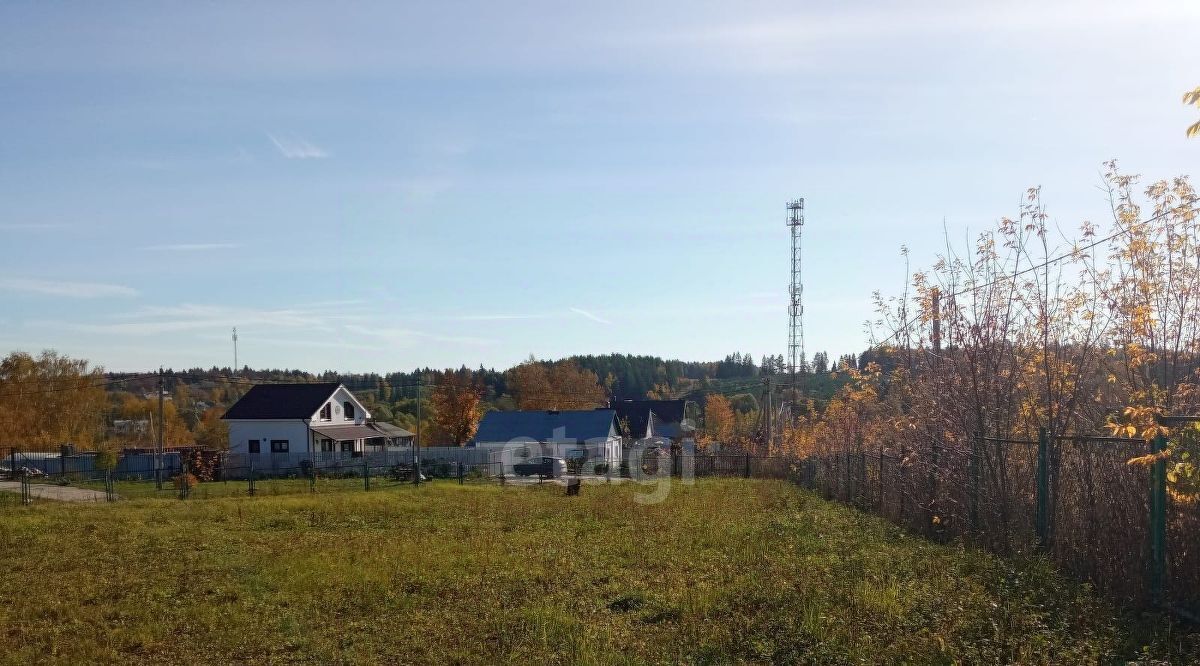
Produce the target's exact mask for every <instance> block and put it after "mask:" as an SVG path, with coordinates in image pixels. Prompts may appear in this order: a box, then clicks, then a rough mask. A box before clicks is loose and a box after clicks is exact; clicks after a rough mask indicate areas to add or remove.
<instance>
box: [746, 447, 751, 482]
mask: <svg viewBox="0 0 1200 666" xmlns="http://www.w3.org/2000/svg"><path fill="white" fill-rule="evenodd" d="M746 478H747V479H748V478H750V454H749V453H747V454H746Z"/></svg>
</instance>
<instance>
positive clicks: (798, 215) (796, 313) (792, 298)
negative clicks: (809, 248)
mask: <svg viewBox="0 0 1200 666" xmlns="http://www.w3.org/2000/svg"><path fill="white" fill-rule="evenodd" d="M787 211H788V216H787V225H788V227H789V228H791V230H792V283H791V286H790V287H789V288H788V296H789V302H788V315H789V319H790V321H789V322H788V368H787V369H788V378H789V381H790V382H791V389H792V401H793V402H794V401H795V400H796V398H797V396H798V395H799V389H800V381H799V373H800V371H801V370H803V368H804V280H803V279H802V276H801V270H800V269H801V263H800V258H801V257H800V236H801V231H803V229H804V198H803V197H801V198H799V199H794V200H792V201H789V202H788V204H787ZM795 413H796V412H795V411H793V416H794V415H795Z"/></svg>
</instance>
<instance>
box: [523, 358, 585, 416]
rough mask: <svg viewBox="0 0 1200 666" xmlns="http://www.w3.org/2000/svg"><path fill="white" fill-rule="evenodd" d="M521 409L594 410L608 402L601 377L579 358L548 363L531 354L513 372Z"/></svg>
mask: <svg viewBox="0 0 1200 666" xmlns="http://www.w3.org/2000/svg"><path fill="white" fill-rule="evenodd" d="M509 386H510V387H511V388H512V391H513V394H514V395H515V397H516V399H517V408H518V409H594V408H596V407H603V406H604V405H605V404H607V402H608V394H607V393H606V392H605V390H604V387H603V386H601V384H600V379H599V377H597V376H596V373H594V372H592V371H591V370H584V369H582V368H580V367H579V365H578V364H577V363H576V362H575V361H559V362H557V363H545V362H542V361H538V360H537V359H535V358H533V357H530V358H529V360H527V361H525V362H524V363H522V364H521V365H518V366H517V367H515V368H513V369H512V370H510V371H509Z"/></svg>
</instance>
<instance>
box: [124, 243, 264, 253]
mask: <svg viewBox="0 0 1200 666" xmlns="http://www.w3.org/2000/svg"><path fill="white" fill-rule="evenodd" d="M236 247H241V245H239V244H237V243H170V244H167V245H146V246H144V247H143V248H142V249H143V250H156V251H157V250H163V251H167V252H198V251H202V250H229V249H232V248H236Z"/></svg>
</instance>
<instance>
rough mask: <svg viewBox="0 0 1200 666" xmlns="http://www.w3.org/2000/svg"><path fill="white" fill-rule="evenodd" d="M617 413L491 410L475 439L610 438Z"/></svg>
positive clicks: (605, 411)
mask: <svg viewBox="0 0 1200 666" xmlns="http://www.w3.org/2000/svg"><path fill="white" fill-rule="evenodd" d="M615 414H616V413H615V412H614V411H613V410H611V409H581V410H575V411H555V410H549V411H547V410H537V411H520V412H488V413H487V414H484V415H483V420H482V421H480V422H479V430H478V432H476V433H475V441H476V442H510V441H512V440H514V439H532V440H536V441H539V442H544V441H550V440H564V439H573V440H575V441H586V440H591V439H607V438H609V437H611V436H613V435H615V434H616V418H615Z"/></svg>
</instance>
